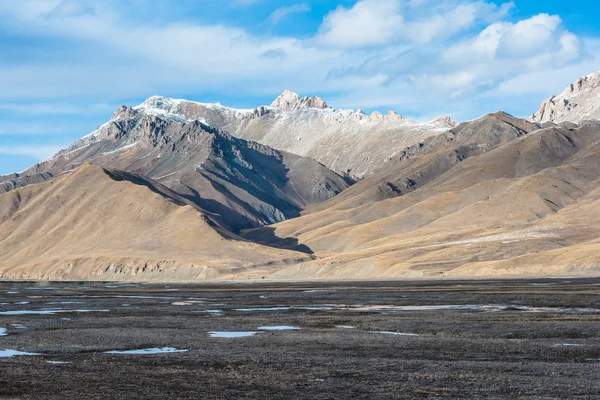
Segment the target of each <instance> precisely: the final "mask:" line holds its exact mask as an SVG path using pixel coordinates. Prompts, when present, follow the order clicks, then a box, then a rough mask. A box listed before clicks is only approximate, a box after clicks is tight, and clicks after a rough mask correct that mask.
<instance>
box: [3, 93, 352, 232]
mask: <svg viewBox="0 0 600 400" xmlns="http://www.w3.org/2000/svg"><path fill="white" fill-rule="evenodd" d="M151 102H152V103H150V102H149V103H150V104H146V103H145V104H144V106H142V107H136V108H129V107H125V106H123V107H121V108H119V110H117V112H116V113H115V114H114V115H113V118H112V119H111V120H110V121H109V122H107V123H106V124H104V125H102V126H100V127H99V128H98V129H97V130H95V131H94V132H92V133H91V134H90V135H88V136H86V137H84V138H82V139H80V140H78V141H77V142H75V143H73V144H72V145H71V146H69V147H68V148H66V149H64V150H62V151H61V152H59V153H58V154H57V155H56V156H55V157H54V158H52V159H51V160H48V161H46V162H43V163H40V164H38V165H36V166H34V167H32V168H30V169H29V170H27V171H25V172H24V173H23V174H21V175H19V176H9V177H8V178H3V180H6V181H7V182H5V183H3V186H2V191H8V190H12V189H14V188H15V187H18V186H25V185H26V184H27V183H36V182H41V181H44V180H46V179H48V178H50V177H54V176H58V175H61V174H65V173H70V172H71V171H73V170H76V169H77V168H78V167H79V166H80V165H81V164H82V163H86V162H91V163H93V164H96V165H99V166H103V167H109V168H117V169H120V170H124V171H129V172H132V173H136V174H140V175H143V176H147V177H149V178H151V179H154V180H156V181H158V182H160V183H161V184H164V185H165V186H166V187H168V188H170V189H171V190H174V191H175V192H177V193H178V194H180V195H182V196H184V197H185V198H187V199H189V200H191V201H193V202H194V203H195V204H197V205H199V206H200V207H202V208H203V209H204V210H206V211H207V212H209V213H212V214H213V218H214V219H215V220H216V221H218V222H219V223H220V224H221V225H222V226H224V227H225V228H227V229H229V230H231V231H234V232H235V231H238V230H240V229H244V228H250V227H255V226H260V225H264V224H269V223H274V222H278V221H283V220H285V219H287V218H291V217H295V216H298V215H300V212H301V211H302V209H304V208H305V207H306V206H307V205H310V204H314V203H318V202H320V201H324V200H326V199H328V198H330V197H332V196H334V195H336V194H338V193H340V192H341V191H343V190H344V189H346V188H347V187H348V186H349V183H350V181H348V180H346V179H344V178H342V177H341V176H339V175H338V174H336V173H334V172H333V171H331V170H329V169H327V168H326V167H325V166H323V165H322V164H319V163H318V162H317V161H314V160H312V159H308V158H305V157H301V156H297V155H294V154H290V153H287V152H284V151H280V150H275V149H273V148H271V147H269V146H265V145H263V144H260V143H256V142H251V141H246V140H244V139H239V138H236V137H233V136H232V135H230V134H229V133H227V132H224V131H221V130H219V129H216V128H214V127H211V126H209V125H207V124H206V123H205V122H201V121H199V120H189V121H188V120H187V119H185V118H183V117H182V116H181V114H180V113H179V112H180V111H181V109H180V108H179V105H178V104H177V103H176V102H172V101H171V102H169V101H163V100H160V99H158V98H154V99H152V100H151ZM157 107H160V108H157Z"/></svg>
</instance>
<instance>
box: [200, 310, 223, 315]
mask: <svg viewBox="0 0 600 400" xmlns="http://www.w3.org/2000/svg"><path fill="white" fill-rule="evenodd" d="M198 312H199V313H207V314H223V310H202V311H198Z"/></svg>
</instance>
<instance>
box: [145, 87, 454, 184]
mask: <svg viewBox="0 0 600 400" xmlns="http://www.w3.org/2000/svg"><path fill="white" fill-rule="evenodd" d="M134 109H136V110H139V111H143V112H145V113H146V114H149V115H160V116H163V117H165V118H168V119H170V120H172V121H179V122H181V121H191V120H199V121H203V122H205V123H206V124H208V125H210V126H213V127H215V128H218V129H220V130H223V131H227V132H229V133H231V134H232V135H234V136H236V137H239V138H243V139H247V140H252V141H256V142H259V143H262V144H265V145H267V146H271V147H273V148H276V149H279V150H283V151H288V152H290V153H294V154H298V155H301V156H306V157H310V158H313V159H315V160H317V161H319V162H321V163H322V164H324V165H325V166H327V167H328V168H330V169H332V170H334V171H336V172H338V173H341V174H347V175H349V176H352V177H354V178H363V177H365V176H369V175H370V174H372V173H373V172H374V171H376V170H377V169H379V168H382V167H383V166H385V165H386V163H387V162H388V161H389V160H390V157H393V156H394V155H395V154H397V153H398V152H399V151H401V150H402V149H403V148H404V147H406V146H410V145H412V144H415V143H418V142H419V141H421V140H423V139H425V138H427V137H430V136H436V135H438V134H440V133H443V132H446V131H448V130H449V129H451V128H453V127H454V126H456V122H455V121H452V120H451V119H450V118H448V117H442V118H439V119H437V120H434V121H431V122H430V123H426V124H419V123H416V122H415V121H412V120H410V119H406V118H404V117H403V116H401V115H399V114H398V113H396V112H394V111H390V112H388V113H387V114H385V115H384V114H382V113H380V112H373V113H372V114H371V115H366V114H365V113H363V112H362V111H361V110H357V111H353V110H336V109H333V108H330V107H328V106H327V104H326V103H325V101H324V100H322V99H321V98H319V97H300V96H299V95H298V94H296V93H294V92H291V91H289V90H287V91H285V92H283V93H282V94H281V95H280V96H279V97H278V98H277V99H276V100H275V101H274V102H273V103H272V104H271V105H270V106H260V107H257V108H254V109H249V110H240V109H234V108H230V107H225V106H223V105H221V104H218V103H217V104H206V103H196V102H191V101H186V100H175V99H169V98H166V97H160V96H155V97H150V98H148V99H147V100H146V101H145V102H144V103H142V104H140V105H139V106H137V107H134ZM382 144H385V145H383V146H382Z"/></svg>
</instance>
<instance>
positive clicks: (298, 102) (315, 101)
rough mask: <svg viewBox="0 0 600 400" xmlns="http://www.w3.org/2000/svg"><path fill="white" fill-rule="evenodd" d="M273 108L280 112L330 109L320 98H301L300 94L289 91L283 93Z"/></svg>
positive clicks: (273, 104) (272, 104) (272, 105)
mask: <svg viewBox="0 0 600 400" xmlns="http://www.w3.org/2000/svg"><path fill="white" fill-rule="evenodd" d="M271 107H273V108H278V109H280V110H297V109H299V108H301V107H309V108H318V109H321V110H324V109H326V108H329V106H328V105H327V103H326V102H325V100H323V99H322V98H320V97H318V96H313V97H300V95H298V93H296V92H292V91H291V90H288V89H286V90H284V91H283V93H281V94H280V95H279V97H277V98H276V99H275V101H273V103H271Z"/></svg>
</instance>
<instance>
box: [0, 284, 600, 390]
mask: <svg viewBox="0 0 600 400" xmlns="http://www.w3.org/2000/svg"><path fill="white" fill-rule="evenodd" d="M599 299H600V279H574V278H557V279H543V280H542V279H537V280H503V281H502V280H496V281H493V280H475V281H473V280H471V281H458V280H451V281H442V280H439V281H429V282H427V281H412V282H399V281H387V282H374V281H371V282H364V281H363V282H329V283H322V282H307V283H297V284H291V283H275V282H271V283H264V282H260V281H254V282H248V283H229V284H228V283H220V284H205V285H186V284H152V285H142V284H119V283H95V284H90V283H83V282H81V283H75V282H69V283H66V282H62V283H60V282H44V283H43V284H36V283H34V282H10V283H6V282H5V283H2V284H0V369H1V371H2V373H1V374H0V397H2V398H19V399H21V398H23V399H64V398H87V399H93V398H115V399H118V398H122V399H126V398H131V397H132V394H133V393H135V396H136V397H140V398H152V399H165V398H190V399H192V398H222V399H227V398H248V399H252V398H254V399H264V398H276V399H287V398H305V399H349V398H352V399H378V398H379V399H389V398H396V399H434V398H456V399H467V398H469V399H476V398H486V399H507V398H531V399H558V398H561V399H564V398H570V399H592V398H597V396H598V393H600V383H599V382H600V333H599V332H598V326H599V324H600V300H599ZM148 349H154V350H148ZM15 351H18V352H23V353H30V354H29V355H25V354H22V355H15ZM120 352H121V353H120ZM123 352H125V353H123ZM127 352H133V353H132V354H127ZM140 352H141V353H142V354H139V353H140ZM136 353H138V354H136ZM34 354H35V355H34ZM9 356H12V357H9Z"/></svg>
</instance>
